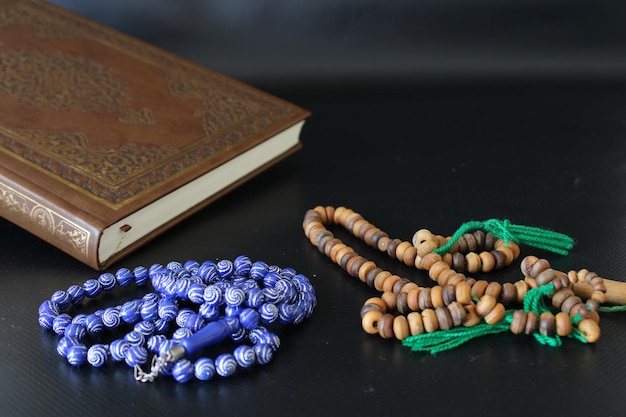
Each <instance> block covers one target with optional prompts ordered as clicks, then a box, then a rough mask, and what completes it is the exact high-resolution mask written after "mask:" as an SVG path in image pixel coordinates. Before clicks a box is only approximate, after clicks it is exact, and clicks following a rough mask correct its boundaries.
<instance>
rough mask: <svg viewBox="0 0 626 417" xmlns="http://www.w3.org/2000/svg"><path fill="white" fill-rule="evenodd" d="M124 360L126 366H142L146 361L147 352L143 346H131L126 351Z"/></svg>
mask: <svg viewBox="0 0 626 417" xmlns="http://www.w3.org/2000/svg"><path fill="white" fill-rule="evenodd" d="M124 360H125V361H126V364H127V365H128V366H137V365H143V364H144V363H146V361H147V360H148V351H147V350H146V348H145V347H143V346H131V347H129V348H128V349H127V350H126V354H125V355H124Z"/></svg>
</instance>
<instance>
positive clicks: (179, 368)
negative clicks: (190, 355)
mask: <svg viewBox="0 0 626 417" xmlns="http://www.w3.org/2000/svg"><path fill="white" fill-rule="evenodd" d="M193 375H194V366H193V364H192V363H191V361H189V360H188V359H181V360H179V361H177V362H176V363H175V364H174V367H173V368H172V376H173V377H174V379H175V380H176V381H177V382H180V383H184V382H188V381H189V380H191V378H192V377H193Z"/></svg>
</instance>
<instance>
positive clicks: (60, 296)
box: [50, 290, 72, 310]
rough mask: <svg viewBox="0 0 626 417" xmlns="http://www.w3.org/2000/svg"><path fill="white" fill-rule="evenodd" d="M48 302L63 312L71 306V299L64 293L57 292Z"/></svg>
mask: <svg viewBox="0 0 626 417" xmlns="http://www.w3.org/2000/svg"><path fill="white" fill-rule="evenodd" d="M50 301H52V302H53V303H55V304H56V305H57V306H59V309H61V310H63V309H65V308H67V307H68V306H69V305H70V304H71V302H72V298H71V297H70V295H69V294H68V293H67V292H66V291H62V290H59V291H55V292H54V294H52V296H51V297H50Z"/></svg>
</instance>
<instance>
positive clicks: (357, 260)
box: [346, 255, 367, 277]
mask: <svg viewBox="0 0 626 417" xmlns="http://www.w3.org/2000/svg"><path fill="white" fill-rule="evenodd" d="M365 262H367V259H365V258H364V257H362V256H360V255H356V256H353V257H352V258H350V259H349V260H348V262H346V271H347V272H348V274H349V275H350V276H352V277H358V276H359V268H361V265H363V264H364V263H365Z"/></svg>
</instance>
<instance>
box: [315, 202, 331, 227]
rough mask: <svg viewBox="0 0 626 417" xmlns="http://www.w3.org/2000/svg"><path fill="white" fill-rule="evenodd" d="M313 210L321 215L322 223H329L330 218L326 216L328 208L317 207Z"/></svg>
mask: <svg viewBox="0 0 626 417" xmlns="http://www.w3.org/2000/svg"><path fill="white" fill-rule="evenodd" d="M313 210H315V212H317V214H319V216H320V221H321V222H322V223H326V222H328V217H327V216H326V208H325V207H323V206H316V207H314V208H313Z"/></svg>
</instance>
